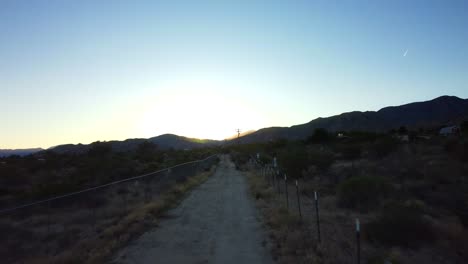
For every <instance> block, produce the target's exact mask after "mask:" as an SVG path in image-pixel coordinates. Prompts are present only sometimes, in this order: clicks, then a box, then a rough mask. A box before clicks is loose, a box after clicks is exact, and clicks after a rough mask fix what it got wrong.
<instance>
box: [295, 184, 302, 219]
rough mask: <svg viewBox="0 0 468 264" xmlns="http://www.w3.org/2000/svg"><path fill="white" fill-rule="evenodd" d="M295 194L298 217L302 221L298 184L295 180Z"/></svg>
mask: <svg viewBox="0 0 468 264" xmlns="http://www.w3.org/2000/svg"><path fill="white" fill-rule="evenodd" d="M296 194H297V208H298V209H299V216H300V217H301V220H302V211H301V198H300V195H299V183H298V182H297V180H296Z"/></svg>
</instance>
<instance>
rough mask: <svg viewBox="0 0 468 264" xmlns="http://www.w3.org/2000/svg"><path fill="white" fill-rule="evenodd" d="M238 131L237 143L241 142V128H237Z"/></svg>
mask: <svg viewBox="0 0 468 264" xmlns="http://www.w3.org/2000/svg"><path fill="white" fill-rule="evenodd" d="M236 132H237V144H240V132H241V131H240V129H236Z"/></svg>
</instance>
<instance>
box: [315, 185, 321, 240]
mask: <svg viewBox="0 0 468 264" xmlns="http://www.w3.org/2000/svg"><path fill="white" fill-rule="evenodd" d="M314 198H315V215H316V217H317V238H318V242H319V243H320V242H321V239H320V216H319V209H318V195H317V192H314Z"/></svg>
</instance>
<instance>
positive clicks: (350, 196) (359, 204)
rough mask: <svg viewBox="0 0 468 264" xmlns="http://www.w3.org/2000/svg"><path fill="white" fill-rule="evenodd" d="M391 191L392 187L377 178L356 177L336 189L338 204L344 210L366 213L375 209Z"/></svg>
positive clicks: (380, 178) (384, 180) (385, 181)
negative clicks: (344, 208) (351, 209)
mask: <svg viewBox="0 0 468 264" xmlns="http://www.w3.org/2000/svg"><path fill="white" fill-rule="evenodd" d="M391 191H392V185H391V184H390V183H389V182H388V181H387V180H386V179H385V178H382V177H379V176H356V177H352V178H349V179H347V180H345V181H344V182H343V183H342V184H341V185H340V186H339V187H338V203H339V204H340V205H341V206H343V207H346V208H353V209H358V210H360V211H368V210H370V209H373V208H376V207H377V206H378V205H380V203H381V202H382V200H383V199H384V198H386V197H387V196H388V195H389V194H390V192H391Z"/></svg>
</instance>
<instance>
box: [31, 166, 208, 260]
mask: <svg viewBox="0 0 468 264" xmlns="http://www.w3.org/2000/svg"><path fill="white" fill-rule="evenodd" d="M214 171H215V166H213V167H212V168H211V169H210V170H209V171H204V172H202V173H200V174H198V175H196V176H193V177H189V178H187V180H186V181H184V182H182V183H179V184H177V185H175V186H173V187H172V188H171V189H170V190H168V191H167V192H165V193H164V194H163V195H162V196H160V197H159V198H157V199H156V200H154V201H150V202H148V203H145V204H143V205H141V206H139V207H136V208H134V209H132V210H131V211H130V212H129V213H127V214H125V215H124V216H123V217H122V218H121V219H120V220H117V221H114V222H113V223H111V224H110V225H108V226H107V227H105V228H104V229H103V230H101V232H100V235H99V236H98V237H97V238H95V239H91V240H84V241H80V242H79V243H78V244H77V245H75V247H73V248H72V249H70V250H67V251H64V252H62V253H61V254H59V255H57V256H54V257H44V258H36V260H35V261H34V262H31V263H84V262H86V263H105V262H106V261H108V260H109V258H110V257H112V255H113V254H114V253H115V252H116V250H118V249H119V248H121V247H122V246H124V245H126V244H127V243H128V242H129V241H130V240H132V239H133V238H135V237H137V236H139V235H141V234H143V233H144V232H145V231H146V230H148V229H149V228H152V227H155V226H157V224H158V219H159V218H160V217H161V216H162V215H163V213H165V212H166V211H168V210H169V209H171V208H174V207H176V206H177V205H178V204H179V202H180V201H182V199H183V198H184V197H185V195H186V194H187V192H189V191H190V190H192V189H193V188H195V187H196V186H198V185H200V184H201V183H203V182H204V181H206V180H207V179H208V178H209V176H211V175H212V174H213V173H214ZM28 263H29V262H28Z"/></svg>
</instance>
